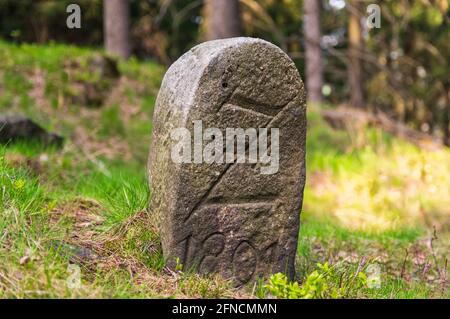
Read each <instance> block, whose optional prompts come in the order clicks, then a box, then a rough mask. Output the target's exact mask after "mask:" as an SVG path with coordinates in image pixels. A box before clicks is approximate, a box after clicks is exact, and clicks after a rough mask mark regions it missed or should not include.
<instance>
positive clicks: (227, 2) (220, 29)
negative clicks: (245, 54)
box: [205, 0, 242, 40]
mask: <svg viewBox="0 0 450 319" xmlns="http://www.w3.org/2000/svg"><path fill="white" fill-rule="evenodd" d="M205 15H206V17H205V18H206V37H207V39H208V40H215V39H224V38H232V37H238V36H240V35H241V34H242V25H241V12H240V8H239V0H206V2H205Z"/></svg>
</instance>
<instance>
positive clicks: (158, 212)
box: [149, 38, 306, 285]
mask: <svg viewBox="0 0 450 319" xmlns="http://www.w3.org/2000/svg"><path fill="white" fill-rule="evenodd" d="M195 120H202V121H203V127H204V128H207V127H218V128H221V129H222V130H224V129H225V128H227V127H233V128H235V127H241V128H244V129H246V128H250V127H253V128H258V127H267V128H279V130H280V162H279V171H278V172H277V173H276V174H272V175H263V174H260V171H259V169H258V165H259V164H257V165H255V164H249V163H245V164H237V163H234V164H226V163H224V164H216V163H213V164H194V163H192V164H175V163H174V162H173V161H172V160H171V145H172V144H173V141H172V139H171V137H170V132H171V130H173V129H175V128H178V127H186V128H188V129H189V130H190V131H191V132H193V121H195ZM192 136H193V135H192ZM224 136H225V134H224ZM305 139H306V104H305V91H304V86H303V83H302V81H301V78H300V76H299V73H298V71H297V69H296V67H295V65H294V63H293V62H292V61H291V60H290V59H289V57H288V56H287V55H286V54H285V53H284V52H283V51H282V50H281V49H279V48H278V47H276V46H274V45H273V44H271V43H269V42H266V41H263V40H259V39H253V38H231V39H226V40H216V41H210V42H206V43H203V44H201V45H198V46H196V47H194V48H193V49H191V50H190V51H188V52H187V53H186V54H184V55H183V56H182V57H181V58H179V59H178V60H177V61H176V62H175V63H174V64H173V65H172V66H171V67H170V69H169V70H168V71H167V73H166V75H165V77H164V80H163V83H162V86H161V89H160V92H159V94H158V98H157V102H156V109H155V113H154V130H153V139H152V146H151V150H150V156H149V181H150V187H151V190H152V198H151V203H150V212H151V213H152V214H154V215H155V216H156V217H157V218H158V223H159V228H160V232H161V237H162V246H163V253H164V256H165V258H166V260H167V265H168V266H169V267H172V268H173V267H175V265H176V263H177V258H178V259H179V261H178V262H179V263H181V264H182V266H183V269H184V270H187V269H195V270H197V271H199V272H200V273H210V272H218V273H220V274H222V275H223V276H224V277H226V278H233V279H234V280H235V281H236V283H237V285H241V284H245V283H247V282H250V281H253V280H255V279H256V278H257V277H260V276H264V277H266V276H267V275H269V274H272V273H277V272H283V273H286V274H287V275H288V276H289V277H293V275H294V260H295V253H296V249H297V240H298V231H299V213H300V209H301V206H302V197H303V188H304V183H305Z"/></svg>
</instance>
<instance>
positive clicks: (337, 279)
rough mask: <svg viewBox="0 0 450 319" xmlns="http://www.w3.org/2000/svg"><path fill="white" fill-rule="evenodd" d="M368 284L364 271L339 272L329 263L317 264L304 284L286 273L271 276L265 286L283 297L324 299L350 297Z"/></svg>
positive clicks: (270, 291) (274, 294) (276, 295)
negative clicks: (291, 280)
mask: <svg viewBox="0 0 450 319" xmlns="http://www.w3.org/2000/svg"><path fill="white" fill-rule="evenodd" d="M366 286H367V277H366V275H365V274H364V273H363V272H362V271H358V270H357V271H356V273H349V272H343V273H341V272H339V271H337V270H336V268H335V267H330V266H329V265H328V263H325V264H320V263H318V264H317V269H316V270H314V271H313V272H312V273H310V274H309V275H308V276H307V277H306V279H305V280H304V282H303V284H302V285H301V286H300V285H299V284H298V282H289V281H288V279H287V277H286V276H285V275H284V274H281V273H278V274H275V275H273V276H271V277H270V279H269V283H268V284H267V285H265V288H266V289H267V290H268V292H269V293H270V294H272V295H273V296H275V297H277V298H282V299H323V298H331V299H337V298H348V297H351V296H352V294H353V293H357V291H359V290H360V289H362V288H365V287H366Z"/></svg>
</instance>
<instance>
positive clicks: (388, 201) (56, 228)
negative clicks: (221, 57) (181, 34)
mask: <svg viewBox="0 0 450 319" xmlns="http://www.w3.org/2000/svg"><path fill="white" fill-rule="evenodd" d="M97 54H101V52H100V51H97V50H95V49H94V50H92V49H86V48H77V47H70V46H64V45H58V44H50V45H46V46H38V45H22V46H17V45H11V44H7V43H4V42H0V93H1V94H0V110H1V111H2V112H13V111H20V112H24V113H26V114H29V115H30V116H31V117H32V118H33V119H34V120H35V121H37V122H38V123H39V124H41V125H42V126H44V127H45V128H47V129H51V130H54V131H57V132H59V133H62V134H63V135H64V136H65V137H66V143H65V145H64V148H62V149H56V148H46V147H44V146H43V145H39V144H36V143H25V142H22V143H15V144H9V145H6V146H2V148H1V150H0V205H1V218H0V260H2V263H1V264H0V297H3V298H23V297H27V298H42V297H48V298H58V297H63V298H77V297H87V298H91V297H99V298H149V297H150V298H153V297H166V298H175V297H199V298H212V297H235V298H240V297H242V298H247V297H250V298H251V297H253V298H254V297H267V296H268V290H267V289H266V288H264V287H265V285H266V284H267V282H260V283H259V284H258V285H256V286H255V287H247V288H245V289H242V290H236V289H234V288H232V286H231V284H230V283H229V282H228V281H226V280H224V279H221V278H219V277H217V276H207V277H203V276H199V275H196V274H193V273H189V272H186V273H183V272H179V271H175V272H171V271H168V270H166V269H165V268H164V259H163V257H162V253H161V247H160V240H159V236H158V233H157V231H156V227H155V225H154V223H153V220H152V217H151V216H149V215H148V214H147V212H146V211H145V208H146V206H147V203H148V198H149V193H150V190H149V189H148V187H147V181H146V160H147V154H148V151H149V150H148V146H149V144H150V132H151V128H152V122H151V113H152V110H153V107H154V103H155V96H156V93H157V90H158V87H159V83H160V81H161V78H162V74H163V72H164V69H163V68H161V67H159V66H157V65H156V64H154V63H152V62H145V63H142V62H139V61H137V60H135V59H131V60H130V61H128V62H126V63H121V64H120V65H119V69H120V72H121V74H122V77H121V79H120V80H108V83H106V85H107V88H106V89H107V90H108V96H109V97H110V98H109V99H108V98H105V99H104V101H103V104H102V105H101V106H99V107H97V108H91V107H86V106H85V105H82V104H81V105H80V104H79V103H78V102H76V100H73V99H72V97H73V94H72V93H73V92H78V93H76V94H80V91H77V90H78V89H79V88H78V87H77V86H76V85H75V84H76V83H78V81H81V82H83V81H84V82H86V83H92V82H93V83H94V85H96V84H95V83H96V82H98V81H101V79H99V78H98V77H96V76H93V77H90V76H89V74H90V72H91V69H90V68H91V65H90V62H89V61H90V60H91V58H92V57H93V56H95V55H97ZM71 63H75V64H76V65H77V67H76V68H75V70H72V69H71V68H69V67H67V65H68V64H69V65H70V64H71ZM103 84H104V83H102V84H101V85H103ZM81 93H82V91H81ZM111 97H112V98H111ZM308 118H309V123H308V126H309V127H308V141H307V170H308V175H307V176H308V177H307V185H306V189H305V196H304V206H303V212H302V214H301V220H302V223H301V230H300V237H299V246H298V254H297V278H296V281H297V282H298V283H299V287H303V288H305V287H307V286H306V285H307V284H308V285H309V284H311V283H310V282H309V281H308V278H309V279H311V278H312V277H311V276H312V274H314V272H316V271H320V268H318V265H317V264H318V263H320V264H322V265H323V264H325V263H328V264H329V265H330V267H331V268H332V269H333V275H332V276H325V277H324V278H326V280H325V281H326V282H325V283H326V284H327V287H333V285H334V286H336V285H338V284H337V283H339V282H342V280H341V281H339V280H340V279H339V278H344V277H345V278H350V279H349V280H348V281H346V282H345V285H346V287H347V286H348V289H346V294H345V295H342V296H343V297H359V298H448V297H449V291H448V281H447V280H448V279H447V275H446V274H447V273H448V264H447V263H446V258H448V254H449V246H448V242H449V239H450V227H449V226H450V224H449V220H450V218H449V216H450V198H449V196H448V189H449V187H450V151H449V150H440V151H436V152H428V151H424V150H421V149H418V148H416V147H414V146H411V145H409V144H407V143H405V142H403V141H401V140H398V139H396V138H394V137H392V136H390V135H387V134H385V133H383V132H381V131H379V130H377V129H373V128H366V129H364V130H362V131H361V132H344V131H334V130H332V129H331V128H330V127H329V126H328V125H327V124H326V123H325V122H323V120H322V119H321V117H320V115H319V109H317V108H314V107H312V108H310V110H309V113H308ZM70 265H76V266H78V267H80V268H79V270H80V276H81V283H82V285H81V286H78V287H75V288H74V287H72V286H71V285H70V283H71V280H72V279H73V278H74V277H73V276H76V275H77V268H71V266H70ZM371 265H375V266H376V267H377V269H378V270H379V276H380V280H381V285H380V287H379V288H376V289H369V288H367V287H362V286H361V287H360V286H357V285H355V284H353V281H352V280H351V278H352V276H353V275H355V274H357V273H358V272H366V269H368V267H369V266H371ZM343 276H344V277H343ZM308 287H309V286H308ZM305 289H306V288H305ZM308 289H309V288H308ZM325 295H326V296H328V297H330V295H329V294H328V295H327V294H325ZM342 296H341V297H342Z"/></svg>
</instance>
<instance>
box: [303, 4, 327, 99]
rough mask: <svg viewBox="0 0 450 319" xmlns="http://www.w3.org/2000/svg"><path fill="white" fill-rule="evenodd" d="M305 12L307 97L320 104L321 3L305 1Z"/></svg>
mask: <svg viewBox="0 0 450 319" xmlns="http://www.w3.org/2000/svg"><path fill="white" fill-rule="evenodd" d="M303 11H304V22H303V35H304V38H305V59H306V89H307V95H308V100H309V101H310V102H313V103H320V102H321V101H322V86H323V60H322V50H321V48H320V37H321V34H320V1H317V0H304V5H303Z"/></svg>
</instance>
